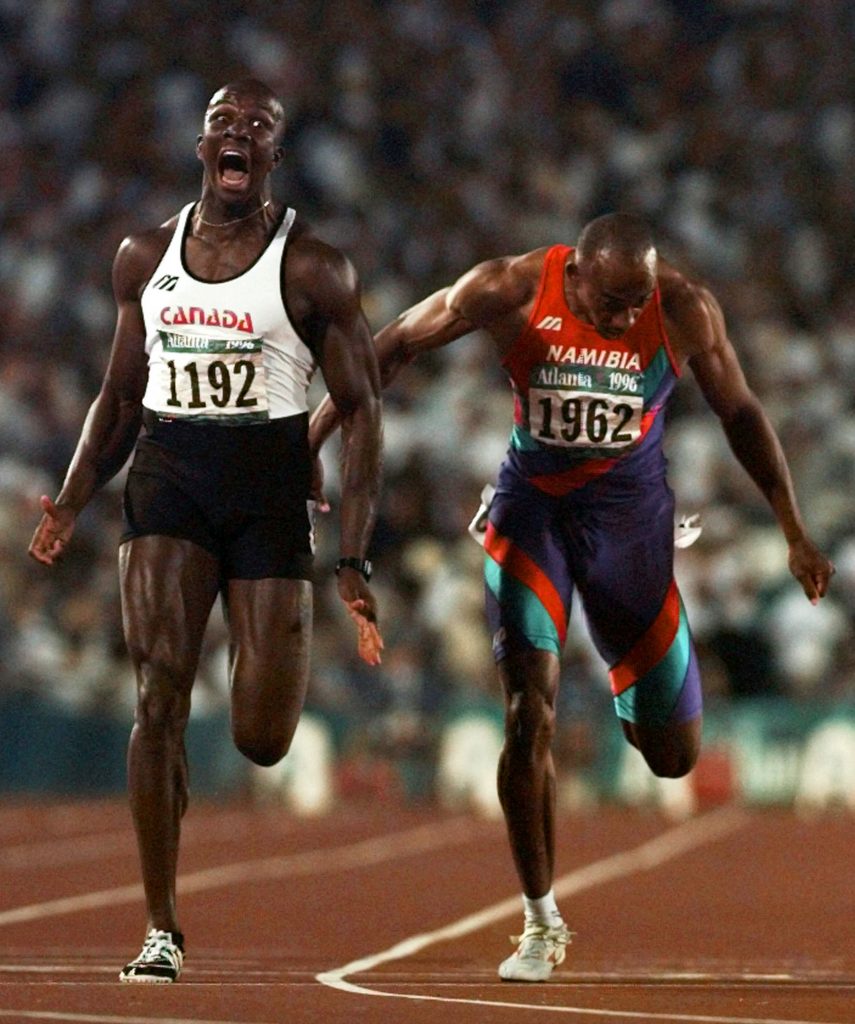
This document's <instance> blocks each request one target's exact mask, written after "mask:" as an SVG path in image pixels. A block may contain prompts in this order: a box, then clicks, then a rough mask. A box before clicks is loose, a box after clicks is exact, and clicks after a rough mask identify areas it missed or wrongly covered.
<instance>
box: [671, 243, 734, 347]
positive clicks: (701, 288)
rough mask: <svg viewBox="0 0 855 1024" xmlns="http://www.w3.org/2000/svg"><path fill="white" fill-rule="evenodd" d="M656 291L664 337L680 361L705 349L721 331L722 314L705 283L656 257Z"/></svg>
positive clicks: (722, 326) (710, 345) (711, 344)
mask: <svg viewBox="0 0 855 1024" xmlns="http://www.w3.org/2000/svg"><path fill="white" fill-rule="evenodd" d="M657 276H658V281H659V292H660V296H661V300H662V312H663V313H664V315H665V323H666V327H667V329H668V336H669V339H670V341H671V345H672V347H673V349H674V352H675V355H676V356H677V357H678V358H679V359H680V361H681V362H682V361H685V360H686V359H691V358H692V356H695V355H699V354H700V353H702V352H705V351H709V350H710V349H711V348H712V347H713V346H714V345H715V344H716V340H717V338H719V337H720V336H722V335H723V333H724V317H723V314H722V311H721V307H720V306H719V304H718V300H717V299H716V297H715V295H713V293H712V292H711V291H710V289H709V288H708V287H707V285H706V284H705V283H704V282H703V281H700V280H698V279H697V278H693V277H690V276H688V275H687V274H684V273H682V272H681V271H679V270H677V268H676V267H674V266H672V265H671V264H669V263H667V262H666V261H665V260H662V259H660V260H659V268H658V275H657Z"/></svg>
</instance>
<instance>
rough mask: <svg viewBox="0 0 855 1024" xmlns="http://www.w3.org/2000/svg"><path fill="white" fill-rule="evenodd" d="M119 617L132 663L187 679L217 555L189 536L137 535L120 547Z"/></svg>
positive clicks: (215, 584)
mask: <svg viewBox="0 0 855 1024" xmlns="http://www.w3.org/2000/svg"><path fill="white" fill-rule="evenodd" d="M119 580H120V589H121V600H122V620H123V624H124V630H125V638H126V641H127V644H128V650H129V653H130V655H131V658H132V660H133V661H134V663H135V664H137V665H140V664H142V663H145V664H147V665H148V666H151V667H153V670H154V671H155V672H165V673H168V674H169V675H170V676H171V677H172V678H173V679H174V680H175V681H177V682H180V683H182V684H183V685H186V686H190V685H192V681H193V675H194V673H195V670H196V664H197V661H198V656H199V650H200V647H201V643H202V637H203V635H204V632H205V626H206V624H207V621H208V616H209V615H210V612H211V607H212V605H213V603H214V601H215V599H216V596H217V592H218V588H219V573H218V567H217V561H216V559H215V558H214V557H213V556H212V555H211V554H210V552H208V551H207V550H205V548H203V547H200V546H199V545H198V544H195V543H193V542H192V541H189V540H185V539H181V538H176V537H167V536H159V535H152V536H144V537H136V538H134V539H132V540H128V541H126V542H125V543H123V544H122V545H121V546H120V548H119Z"/></svg>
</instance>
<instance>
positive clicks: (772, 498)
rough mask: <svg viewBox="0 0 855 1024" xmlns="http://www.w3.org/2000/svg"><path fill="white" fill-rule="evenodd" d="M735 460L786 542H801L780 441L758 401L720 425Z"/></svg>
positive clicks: (799, 520)
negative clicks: (757, 491) (763, 498)
mask: <svg viewBox="0 0 855 1024" xmlns="http://www.w3.org/2000/svg"><path fill="white" fill-rule="evenodd" d="M723 426H724V431H725V434H726V436H727V439H728V442H729V444H730V447H731V450H732V451H733V453H734V455H735V456H736V458H737V459H738V460H739V462H740V463H741V465H742V466H743V467H744V468H745V470H746V472H747V473H748V475H749V476H750V477H751V479H752V480H753V481H754V483H755V484H757V486H758V487H759V489H760V491H761V492H762V494H763V495H764V497H765V498H766V500H767V501H768V502H769V505H770V507H771V509H772V511H773V513H774V514H775V518H776V519H777V520H778V523H779V524H780V527H781V530H782V531H783V534H784V536H785V537H786V539H787V542H788V543H791V544H792V543H794V542H796V541H798V540H801V539H802V538H803V537H804V535H805V527H804V523H803V522H802V518H801V514H800V512H799V507H798V501H797V499H796V495H795V489H794V487H793V481H792V477H791V475H790V470H789V467H788V465H787V460H786V457H785V455H784V450H783V448H782V447H781V442H780V440H779V439H778V435H777V434H776V433H775V429H774V427H773V426H772V424H771V422H770V421H769V417H768V416H767V415H766V413H765V412H764V411H763V409H762V407H761V406H760V403H759V402H753V403H751V404H748V405H746V406H744V407H743V408H742V409H741V410H740V411H739V412H738V413H737V414H736V415H734V416H733V417H732V418H731V419H729V420H728V421H727V422H725V423H723Z"/></svg>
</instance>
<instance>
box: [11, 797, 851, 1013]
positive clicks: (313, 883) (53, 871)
mask: <svg viewBox="0 0 855 1024" xmlns="http://www.w3.org/2000/svg"><path fill="white" fill-rule="evenodd" d="M853 849H855V819H853V817H852V816H847V815H843V814H841V815H834V814H829V815H824V816H821V817H816V818H813V819H810V820H807V819H800V818H798V817H796V816H795V815H793V814H791V813H789V812H784V811H765V812H758V811H753V812H748V811H745V810H743V809H741V808H739V807H736V806H727V807H723V808H718V809H717V810H715V811H712V812H709V813H707V814H703V815H699V816H698V817H695V818H692V819H690V820H688V821H686V822H683V823H681V824H674V823H673V822H669V821H668V820H666V819H665V818H663V817H662V816H660V815H659V814H658V813H655V812H652V811H637V810H627V809H622V808H608V809H604V810H599V811H590V812H585V813H584V814H576V815H572V816H565V817H563V818H562V819H561V820H560V822H559V826H558V851H559V857H558V874H559V878H558V880H557V883H556V888H557V890H558V892H559V897H560V898H559V902H560V904H561V906H562V909H563V910H564V913H565V916H566V917H567V918H568V921H569V923H570V925H571V927H572V928H573V929H574V930H575V931H576V932H577V935H576V937H575V939H574V943H573V945H572V947H571V949H570V953H569V955H568V959H567V961H566V963H565V965H564V966H563V967H562V968H560V969H559V970H558V971H556V973H555V974H554V975H553V977H552V979H551V980H550V981H549V982H548V983H547V984H545V985H518V984H517V985H514V984H507V983H502V982H501V981H499V979H498V977H497V975H496V966H497V965H498V963H499V961H500V960H501V959H502V958H503V957H504V956H506V955H507V953H508V952H509V951H510V948H511V947H510V945H509V943H508V935H509V934H510V933H512V932H516V931H518V930H519V926H520V924H521V919H522V914H521V906H520V901H519V896H518V893H517V884H516V880H515V877H514V875H513V871H512V868H511V862H510V855H509V853H508V850H507V844H506V840H505V835H504V829H503V826H502V824H501V823H500V822H497V821H487V820H481V819H478V818H475V817H469V816H465V815H450V814H444V813H442V812H439V811H437V810H435V809H432V808H416V809H414V808H401V807H397V806H392V805H377V804H373V805H369V806H356V805H349V806H346V807H344V808H340V809H338V810H336V811H335V812H334V813H333V814H331V815H329V816H326V817H323V818H316V819H298V818H294V817H293V816H291V815H289V814H288V812H287V811H284V810H280V809H274V808H271V807H269V806H268V807H264V808H252V807H250V806H245V805H232V806H213V805H204V806H203V805H197V806H195V807H191V810H190V811H189V813H188V815H187V818H186V824H185V830H184V841H183V846H182V850H183V852H182V860H181V865H180V876H181V881H180V888H179V892H180V896H179V900H180V908H181V915H182V925H183V928H184V931H185V933H186V936H187V944H188V956H187V960H186V965H185V971H184V973H183V975H182V977H181V980H180V982H179V983H178V984H176V985H170V986H142V985H122V984H119V982H118V981H117V972H118V970H119V968H120V967H121V966H122V964H123V963H124V962H125V961H126V960H127V959H130V958H131V957H132V956H133V955H135V954H136V952H137V951H138V949H139V946H140V943H141V941H142V937H143V932H144V924H145V922H144V912H143V905H142V896H141V891H140V888H139V884H138V870H137V862H136V852H135V848H134V845H133V836H132V830H131V827H130V822H129V818H128V812H127V810H126V807H125V805H124V803H123V802H116V801H97V802H85V803H72V804H58V803H51V804H47V805H25V804H15V803H10V802H8V801H7V802H6V803H4V804H0V893H2V897H0V943H2V946H0V949H2V953H0V1024H5V1022H7V1021H13V1022H16V1024H28V1022H33V1021H86V1022H93V1024H135V1022H146V1024H150V1022H161V1024H165V1022H171V1024H200V1022H220V1024H222V1022H232V1024H286V1022H287V1024H303V1022H305V1024H309V1022H312V1024H314V1022H317V1021H322V1022H324V1024H339V1022H341V1024H344V1022H347V1024H354V1022H364V1024H375V1022H376V1024H380V1022H382V1024H398V1022H402V1024H403V1022H406V1024H410V1022H415V1024H419V1022H424V1024H449V1022H450V1021H453V1022H455V1024H457V1022H461V1024H493V1022H496V1024H501V1022H503V1021H508V1022H518V1021H522V1022H526V1024H528V1022H544V1024H549V1022H552V1021H556V1022H558V1021H561V1020H567V1021H579V1022H581V1024H637V1022H644V1024H653V1022H660V1021H662V1022H669V1021H677V1022H698V1024H713V1022H722V1024H748V1022H750V1024H773V1022H774V1024H777V1022H786V1024H795V1022H803V1024H853V1022H855V932H853V922H855V886H853V883H852V851H853Z"/></svg>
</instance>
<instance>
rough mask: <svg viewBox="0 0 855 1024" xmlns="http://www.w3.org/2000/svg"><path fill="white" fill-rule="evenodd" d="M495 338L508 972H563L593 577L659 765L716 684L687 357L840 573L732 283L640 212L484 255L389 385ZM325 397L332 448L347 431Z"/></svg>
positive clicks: (694, 740)
mask: <svg viewBox="0 0 855 1024" xmlns="http://www.w3.org/2000/svg"><path fill="white" fill-rule="evenodd" d="M476 329H481V330H483V331H485V332H486V333H487V334H488V335H489V336H490V337H491V338H492V340H493V341H494V342H495V345H496V350H497V353H498V356H499V358H500V360H501V363H502V366H503V367H504V369H505V371H506V372H507V374H508V376H509V378H510V382H511V387H512V389H513V393H514V399H515V414H514V426H513V430H512V433H511V441H510V447H509V450H508V453H507V457H506V458H505V460H504V462H503V464H502V466H501V469H500V472H499V477H498V482H497V487H496V494H495V497H494V499H493V502H492V505H491V507H490V512H489V523H488V527H487V534H486V538H485V551H486V562H485V577H486V601H487V617H488V621H489V624H490V628H491V630H492V634H493V649H494V653H495V657H496V660H497V664H498V671H499V676H500V679H501V682H502V686H503V690H504V695H505V705H506V731H505V744H504V749H503V752H502V755H501V758H500V763H499V778H498V785H499V795H500V798H501V803H502V807H503V810H504V814H505V819H506V822H507V827H508V833H509V838H510V845H511V849H512V852H513V856H514V861H515V864H516V868H517V872H518V875H519V878H520V881H521V883H522V888H523V902H524V911H525V928H524V932H523V935H522V936H521V938H520V941H519V947H518V949H517V950H516V951H515V952H514V953H513V955H512V956H510V957H509V958H508V959H507V960H505V961H504V962H503V963H502V964H501V966H500V968H499V974H500V976H501V977H502V978H504V979H506V980H513V981H544V980H546V979H547V978H548V977H549V975H550V974H551V972H552V969H553V967H554V966H555V965H557V964H559V963H561V961H562V960H563V959H564V953H565V946H566V944H567V942H568V941H569V936H570V933H569V932H568V930H567V928H566V926H565V924H564V921H563V919H562V917H561V914H560V912H559V910H558V907H557V906H556V903H555V898H554V895H553V892H552V881H553V872H554V857H555V853H554V838H553V836H554V830H553V822H554V815H555V773H554V766H553V761H552V754H551V742H552V738H553V733H554V723H555V699H556V695H557V689H558V679H559V667H560V662H559V659H560V655H561V651H562V647H563V644H564V640H565V635H566V629H567V622H568V619H569V615H570V606H571V598H572V595H573V591H574V590H576V591H577V592H578V594H579V598H580V600H581V602H582V604H583V605H584V609H585V613H586V617H587V620H588V624H589V627H590V630H591V634H592V637H593V640H594V642H595V644H596V646H597V648H598V650H599V652H600V654H601V655H602V657H603V659H604V660H605V662H606V664H607V665H608V666H609V672H610V678H611V685H612V690H613V693H614V703H615V710H616V712H617V715H618V718H619V720H620V723H621V726H622V727H623V730H624V732H625V734H626V737H627V739H628V740H629V741H630V742H631V743H633V744H634V745H635V746H636V747H637V748H638V749H639V750H640V751H641V753H642V754H643V755H644V757H645V759H646V761H647V763H648V765H649V766H650V768H651V769H652V771H653V772H655V773H656V774H657V775H659V776H672V777H677V776H681V775H684V774H685V773H686V772H688V771H689V770H690V769H691V768H692V766H693V765H694V763H695V760H696V758H697V755H698V750H699V745H700V737H701V710H702V709H701V687H700V679H699V675H698V666H697V659H696V657H695V653H694V649H693V646H692V640H691V635H690V632H689V627H688V623H687V622H686V615H685V611H684V609H683V606H682V603H681V601H680V596H679V593H678V591H677V587H676V585H675V582H674V576H673V542H674V516H673V512H674V501H673V495H672V492H671V489H670V488H669V486H668V484H667V481H666V476H665V458H664V455H663V452H662V434H663V427H664V419H665V416H664V413H665V405H666V403H667V400H668V397H669V395H670V393H671V391H672V389H673V387H674V384H675V382H676V381H677V379H678V378H679V377H680V375H681V373H682V369H683V367H684V366H685V365H686V364H688V366H689V367H690V368H691V369H692V371H693V373H694V376H695V379H696V380H697V382H698V384H699V385H700V387H701V390H702V392H703V394H704V397H705V398H706V400H707V402H708V403H709V405H710V406H711V408H712V409H713V411H714V412H715V413H716V414H717V415H718V417H719V419H720V420H721V424H722V427H723V428H724V431H725V434H726V435H727V439H728V441H729V443H730V446H731V448H732V450H733V452H734V454H735V455H736V457H737V458H738V460H739V461H740V462H741V463H742V465H743V466H744V467H745V469H746V470H747V471H748V473H749V474H750V475H751V477H752V479H753V480H754V481H755V482H756V483H757V485H758V487H759V488H760V489H761V491H762V492H763V494H764V495H765V496H766V498H767V499H768V501H769V504H770V505H771V508H772V510H773V512H774V514H775V517H776V519H777V521H778V523H779V525H780V528H781V531H782V532H783V534H784V537H785V539H786V542H787V544H788V546H789V564H790V568H791V570H792V572H793V575H794V576H795V577H796V579H798V581H799V582H800V584H801V585H802V588H803V589H804V592H805V594H806V595H807V597H808V598H809V600H810V601H811V602H813V603H815V602H816V601H817V600H818V599H819V598H820V597H822V595H823V594H824V593H825V591H826V588H827V586H828V581H829V577H830V575H831V573H832V572H833V567H832V566H831V564H830V562H829V561H828V559H826V558H825V557H824V555H822V554H821V553H820V552H819V551H818V550H817V548H816V546H815V545H814V544H813V542H812V541H811V540H810V538H809V537H808V535H807V533H806V531H805V528H804V525H803V523H802V520H801V516H800V514H799V510H798V505H797V502H796V498H795V495H794V493H793V487H792V482H791V479H790V474H789V470H788V468H787V464H786V461H785V458H784V455H783V452H782V450H781V446H780V443H779V441H778V438H777V436H776V434H775V432H774V430H773V428H772V426H771V424H770V422H769V419H768V417H767V416H766V414H765V412H764V411H763V409H762V407H761V406H760V403H759V401H758V399H757V397H756V396H755V395H754V393H753V392H752V391H751V390H750V388H749V387H748V385H747V383H746V381H745V377H744V375H743V372H742V369H741V368H740V365H739V362H738V359H737V356H736V354H735V352H734V349H733V346H732V345H731V343H730V341H729V339H728V336H727V331H726V329H725V323H724V317H723V315H722V311H721V309H720V307H719V304H718V302H717V301H716V299H715V298H714V296H713V295H712V294H711V293H710V292H709V291H708V290H707V289H706V288H705V287H704V286H702V285H701V284H698V283H696V282H694V281H691V280H689V279H688V278H686V277H685V276H683V275H682V274H681V273H679V272H678V271H677V270H675V269H674V268H673V267H671V266H669V265H668V264H667V263H666V262H665V261H664V260H662V259H660V258H659V257H658V255H657V251H656V247H655V244H654V241H653V239H652V236H651V234H650V231H649V229H648V227H647V226H646V225H645V224H644V223H643V222H642V221H640V220H639V219H638V218H636V217H634V216H631V215H627V214H620V213H617V214H609V215H606V216H604V217H600V218H598V219H596V220H594V221H592V222H591V223H590V224H588V225H587V226H586V227H585V229H584V230H583V231H582V234H581V236H580V238H579V241H578V245H577V246H576V248H570V247H568V246H564V245H556V246H553V247H551V248H546V249H538V250H536V251H534V252H530V253H527V254H525V255H522V256H515V257H506V258H502V259H496V260H490V261H488V262H486V263H482V264H479V265H478V266H476V267H474V268H473V269H472V270H470V271H469V272H468V273H467V274H465V275H464V276H463V277H461V278H460V280H459V281H457V282H456V283H455V284H453V285H452V286H451V287H449V288H445V289H442V290H441V291H439V292H436V293H435V294H434V295H431V296H430V297H428V298H427V299H425V300H424V301H423V302H421V303H419V304H418V305H416V306H414V307H412V308H411V309H409V310H407V311H405V312H404V313H402V314H401V315H400V316H399V317H398V318H397V319H396V320H394V321H393V322H392V323H391V324H389V325H388V326H387V327H385V328H384V329H383V330H381V331H380V333H379V334H378V335H377V336H376V338H375V344H376V346H377V351H378V357H379V361H380V368H381V374H382V377H383V383H384V385H386V384H388V383H389V382H390V381H391V380H392V379H393V378H394V376H395V375H396V373H397V371H398V370H399V369H400V368H401V366H403V365H404V364H406V363H408V362H410V361H411V360H412V359H413V358H415V356H417V355H418V354H419V353H420V352H425V351H428V350H430V349H435V348H439V347H441V346H443V345H447V344H448V343H449V342H452V341H454V340H456V339H457V338H460V337H462V336H463V335H466V334H468V333H470V332H471V331H474V330H476ZM336 421H337V417H336V415H335V410H334V407H333V406H332V405H331V403H329V402H328V401H326V400H325V401H324V402H323V403H322V404H321V405H320V406H319V407H318V409H317V410H316V412H315V414H314V416H313V418H312V423H311V426H310V444H311V445H312V447H313V450H314V451H315V452H317V451H318V450H319V447H320V445H321V443H322V442H323V439H324V438H325V437H326V436H327V435H328V434H329V433H330V432H331V430H332V429H333V428H334V426H335V423H336Z"/></svg>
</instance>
